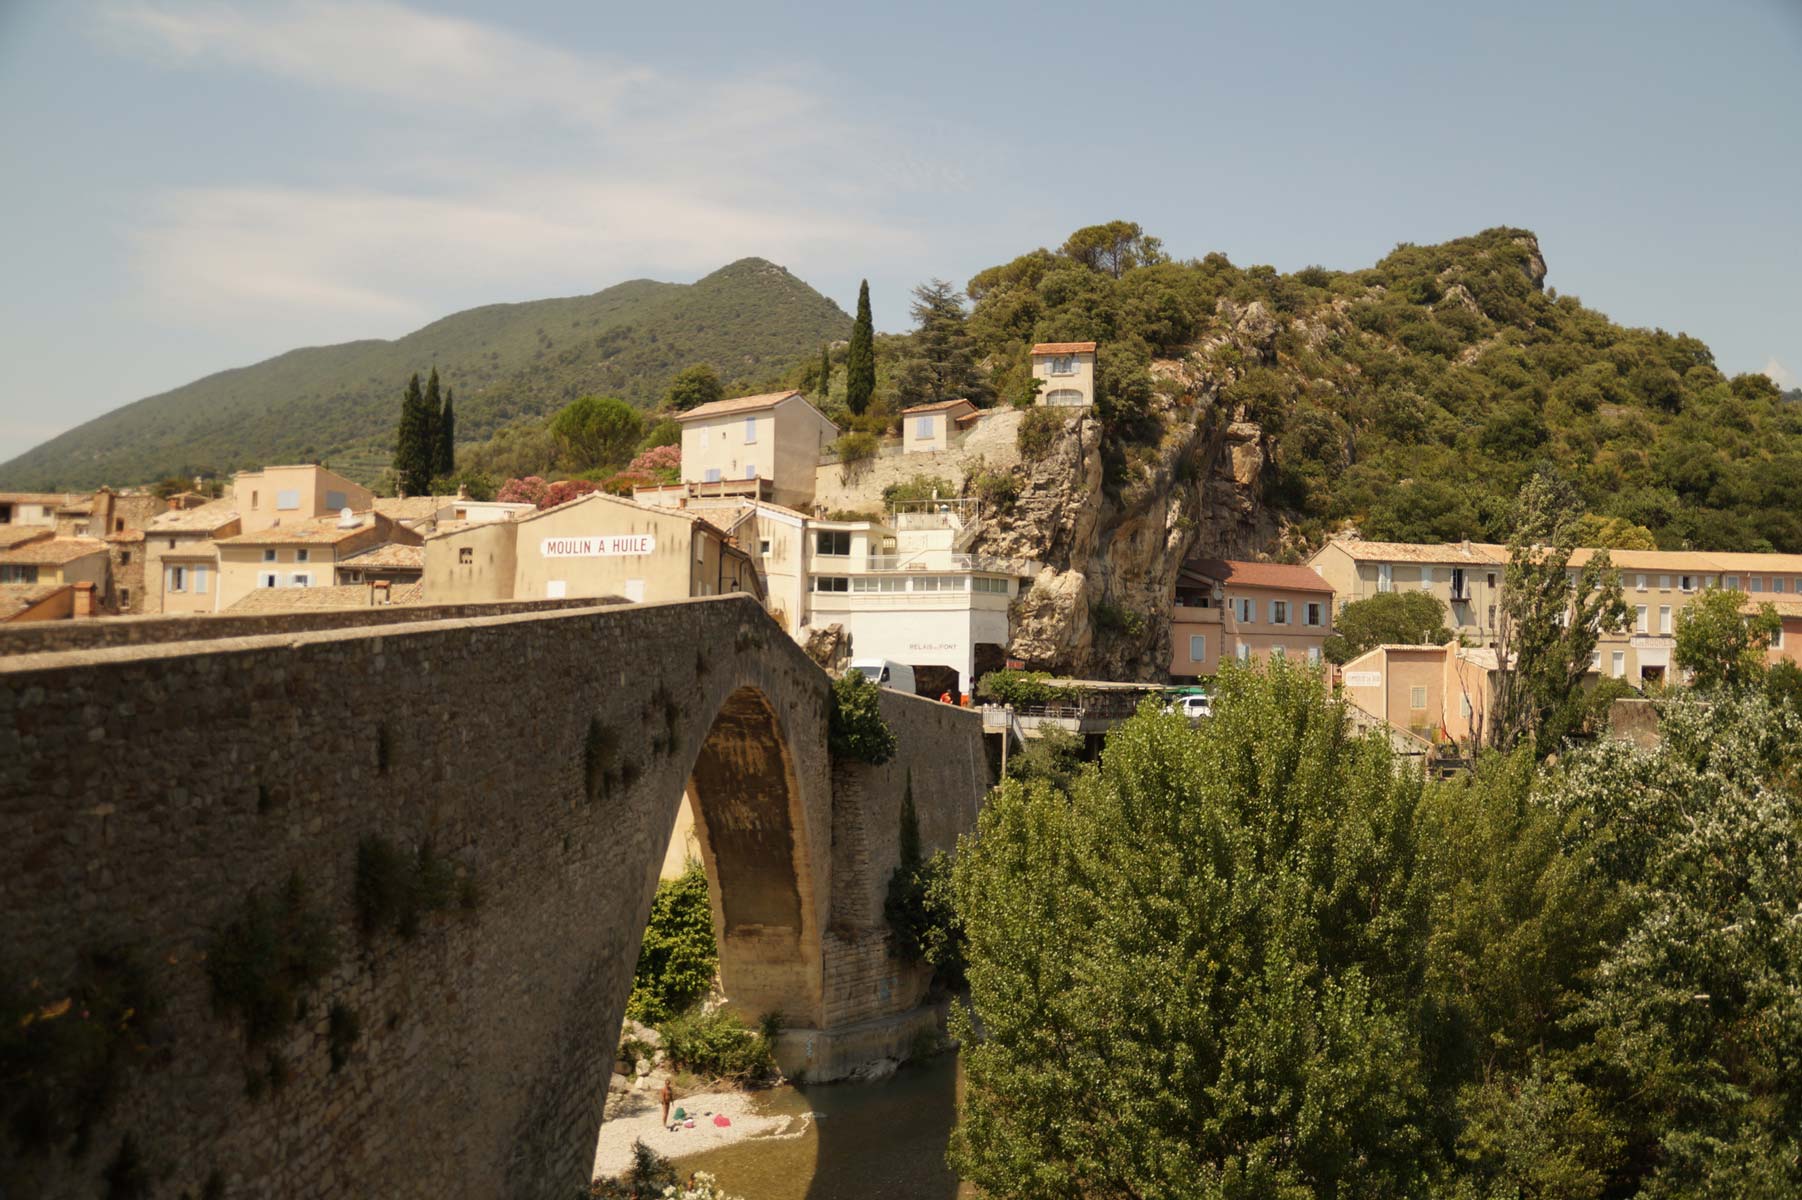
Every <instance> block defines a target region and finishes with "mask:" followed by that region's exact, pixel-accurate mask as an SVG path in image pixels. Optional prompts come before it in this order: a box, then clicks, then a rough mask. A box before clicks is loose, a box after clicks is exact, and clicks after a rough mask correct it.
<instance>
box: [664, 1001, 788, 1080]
mask: <svg viewBox="0 0 1802 1200" xmlns="http://www.w3.org/2000/svg"><path fill="white" fill-rule="evenodd" d="M765 1026H766V1027H765V1028H759V1029H752V1028H751V1027H750V1026H748V1025H746V1024H745V1023H744V1022H743V1021H742V1020H740V1019H739V1018H738V1017H737V1016H735V1015H734V1014H733V1013H732V1012H731V1011H729V1010H727V1009H724V1008H718V1009H715V1010H713V1011H712V1012H704V1011H702V1010H701V1009H700V1008H698V1007H697V1008H691V1009H689V1010H688V1011H687V1012H685V1013H683V1014H682V1015H680V1016H676V1017H671V1018H670V1019H669V1020H667V1021H665V1022H663V1023H662V1024H661V1025H659V1026H658V1027H657V1032H658V1033H659V1034H661V1035H662V1036H663V1049H664V1052H665V1053H666V1054H667V1055H668V1056H669V1061H670V1062H671V1064H673V1065H674V1066H676V1067H679V1068H681V1069H682V1070H684V1071H688V1072H690V1073H692V1074H695V1075H704V1076H706V1077H708V1078H709V1079H725V1080H731V1081H733V1082H737V1083H752V1082H755V1081H757V1080H759V1079H764V1078H767V1077H768V1076H770V1075H772V1074H774V1073H775V1071H776V1058H775V1053H774V1049H773V1047H772V1045H771V1039H772V1038H773V1037H774V1033H775V1027H774V1024H773V1023H772V1022H767V1021H766V1022H765Z"/></svg>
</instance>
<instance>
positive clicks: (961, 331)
mask: <svg viewBox="0 0 1802 1200" xmlns="http://www.w3.org/2000/svg"><path fill="white" fill-rule="evenodd" d="M909 311H910V312H911V313H912V314H913V319H914V324H915V329H914V333H913V336H912V337H911V338H910V339H909V354H908V356H907V357H906V358H904V359H903V360H902V361H901V363H900V364H899V365H898V366H897V368H896V378H895V388H896V391H897V393H898V398H899V400H900V403H902V404H903V405H913V404H936V403H939V402H940V401H943V400H958V399H968V400H970V401H972V402H974V403H977V404H982V403H985V402H986V401H987V400H988V398H989V386H988V383H987V381H986V380H984V379H983V377H982V372H981V371H980V370H979V369H978V367H977V365H976V347H975V343H974V342H973V341H972V340H971V338H970V334H969V331H968V329H967V328H966V327H965V325H966V314H965V313H964V298H963V294H962V293H961V292H959V291H958V290H957V289H956V288H954V287H952V286H951V284H949V283H947V282H945V281H944V280H943V279H934V280H931V281H930V282H927V283H923V284H921V285H920V286H919V287H917V288H915V289H914V300H913V305H912V307H911V308H910V310H909Z"/></svg>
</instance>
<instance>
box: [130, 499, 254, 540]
mask: <svg viewBox="0 0 1802 1200" xmlns="http://www.w3.org/2000/svg"><path fill="white" fill-rule="evenodd" d="M237 519H238V507H237V504H236V503H235V502H234V501H232V500H226V499H221V500H209V501H207V502H206V503H205V504H202V505H201V506H200V507H198V508H172V509H170V510H169V511H167V512H160V513H158V514H156V516H154V517H152V518H151V519H150V524H148V525H146V526H145V527H144V528H145V530H146V531H147V532H150V533H211V532H213V530H215V529H223V528H224V527H225V526H227V525H230V524H231V523H232V522H233V521H236V520H237Z"/></svg>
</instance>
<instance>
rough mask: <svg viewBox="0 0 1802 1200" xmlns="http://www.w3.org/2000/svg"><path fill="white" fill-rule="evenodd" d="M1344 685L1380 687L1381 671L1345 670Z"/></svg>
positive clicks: (1381, 684) (1381, 680) (1381, 682)
mask: <svg viewBox="0 0 1802 1200" xmlns="http://www.w3.org/2000/svg"><path fill="white" fill-rule="evenodd" d="M1345 686H1346V687H1358V688H1366V687H1382V686H1383V673H1382V672H1381V671H1347V672H1346V673H1345Z"/></svg>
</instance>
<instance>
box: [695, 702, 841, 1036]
mask: <svg viewBox="0 0 1802 1200" xmlns="http://www.w3.org/2000/svg"><path fill="white" fill-rule="evenodd" d="M687 793H688V795H689V796H690V797H691V798H692V801H693V810H694V821H695V834H696V840H697V841H698V842H699V843H700V847H701V857H702V860H703V862H704V863H705V865H706V868H707V878H708V881H709V884H710V887H709V889H708V892H709V896H710V899H711V902H712V905H713V928H714V937H715V939H716V941H717V943H718V946H719V956H720V985H721V988H722V989H723V990H724V992H725V994H726V997H727V1001H728V1003H729V1004H730V1005H731V1007H733V1008H735V1009H737V1010H738V1011H740V1012H741V1013H743V1014H745V1015H746V1016H748V1017H750V1018H752V1019H753V1020H754V1019H756V1018H758V1017H761V1016H762V1015H764V1014H766V1013H777V1014H780V1015H781V1017H782V1019H783V1023H784V1024H786V1025H791V1026H792V1025H807V1026H812V1025H816V1024H818V1022H819V1019H820V984H821V970H820V939H819V929H818V922H817V918H816V910H815V905H814V898H815V892H816V886H815V881H814V875H813V869H812V868H813V864H812V862H811V858H812V855H811V849H810V847H809V845H808V843H807V839H806V837H805V831H806V829H807V825H808V820H807V812H806V806H805V804H804V800H803V796H802V785H801V781H800V779H799V778H798V774H797V769H796V762H795V755H794V751H793V750H792V748H791V746H790V743H789V740H788V738H787V737H786V736H785V734H784V730H783V728H782V721H781V719H780V717H778V715H777V713H776V708H775V705H774V704H773V703H772V702H771V700H770V698H769V696H768V695H767V694H765V692H764V691H763V690H762V689H761V688H759V687H757V686H756V685H754V684H746V685H742V686H740V687H738V688H736V689H734V690H733V691H732V692H731V693H730V694H728V695H727V696H726V698H725V700H724V702H723V703H722V704H721V705H720V707H719V711H718V712H717V713H716V714H715V716H714V717H713V720H712V723H711V725H710V726H709V727H708V730H707V733H706V735H705V736H704V737H703V739H702V741H701V745H700V747H699V749H698V751H697V752H696V755H695V760H694V764H693V766H692V767H691V768H690V771H689V776H688V783H687ZM672 823H673V822H672ZM659 857H660V856H659Z"/></svg>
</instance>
